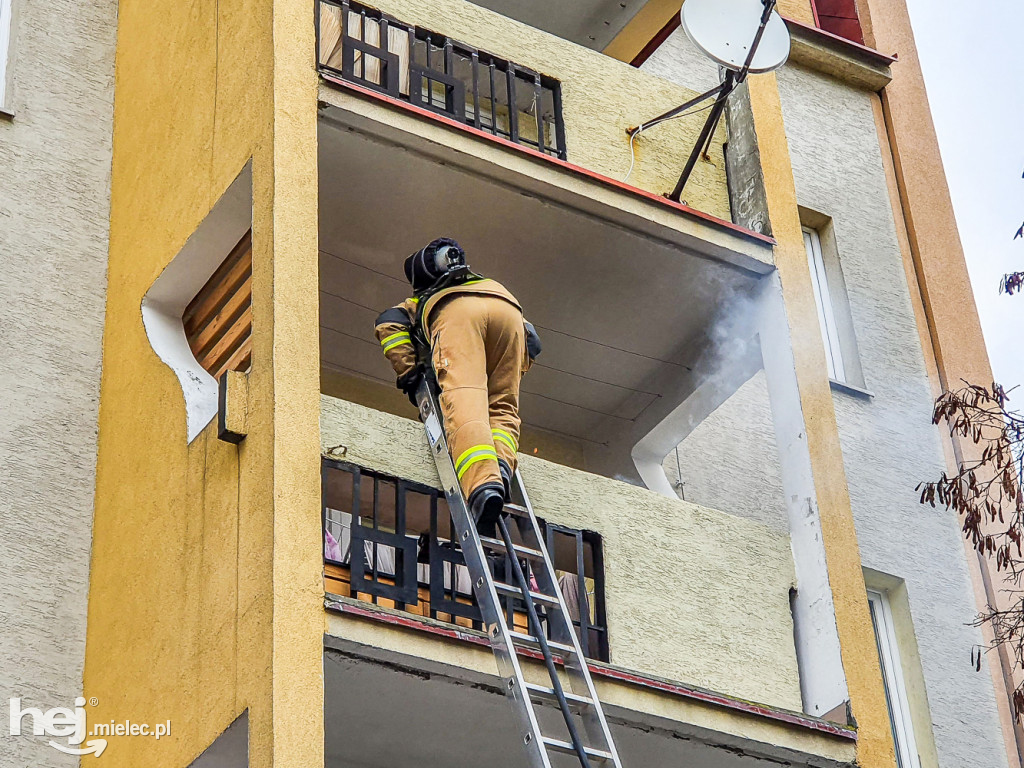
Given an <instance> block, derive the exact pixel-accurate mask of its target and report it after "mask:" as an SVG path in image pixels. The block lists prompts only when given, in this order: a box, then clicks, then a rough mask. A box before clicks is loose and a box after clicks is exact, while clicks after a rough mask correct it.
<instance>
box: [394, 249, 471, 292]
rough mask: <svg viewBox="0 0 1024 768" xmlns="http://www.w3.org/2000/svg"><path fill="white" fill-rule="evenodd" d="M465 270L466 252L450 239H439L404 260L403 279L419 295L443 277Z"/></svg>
mask: <svg viewBox="0 0 1024 768" xmlns="http://www.w3.org/2000/svg"><path fill="white" fill-rule="evenodd" d="M466 268H467V267H466V252H465V251H464V250H462V246H460V245H459V244H458V243H457V242H455V241H454V240H452V239H451V238H450V237H439V238H437V239H436V240H431V241H430V244H429V245H427V246H426V247H425V248H421V249H420V250H418V251H416V253H414V254H412V256H410V257H409V258H407V259H406V260H405V277H406V279H407V280H408V281H409V282H410V283H411V284H412V289H413V291H415V292H416V293H419V292H420V291H425V290H427V289H428V288H430V287H431V286H433V285H434V284H435V283H436V282H437V281H438V280H440V279H441V278H442V277H444V276H445V275H448V274H449V273H451V272H453V271H456V270H466Z"/></svg>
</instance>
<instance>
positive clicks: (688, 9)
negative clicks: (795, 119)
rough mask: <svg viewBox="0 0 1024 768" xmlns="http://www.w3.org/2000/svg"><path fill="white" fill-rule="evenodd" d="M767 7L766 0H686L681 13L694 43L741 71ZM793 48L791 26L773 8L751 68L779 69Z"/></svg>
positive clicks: (759, 70) (762, 70)
mask: <svg viewBox="0 0 1024 768" xmlns="http://www.w3.org/2000/svg"><path fill="white" fill-rule="evenodd" d="M764 11H765V4H764V2H763V1H762V0H686V2H684V3H683V7H682V10H680V11H679V17H680V19H681V20H682V25H683V29H684V30H685V32H686V36H687V37H689V38H690V40H691V41H693V44H694V45H696V46H697V47H698V48H700V49H701V50H702V51H703V52H704V53H705V54H706V55H707V56H708V57H710V58H711V59H713V60H715V61H716V62H718V63H719V64H721V65H722V66H723V67H726V68H727V69H731V70H733V71H734V72H739V71H741V70H742V69H743V66H744V65H745V64H746V63H747V57H748V56H749V55H750V47H751V46H752V45H753V44H754V41H755V39H756V38H757V30H758V27H760V25H761V18H762V16H763V15H764ZM789 49H790V37H789V29H788V28H787V27H786V22H784V21H783V20H782V17H781V16H780V15H779V14H778V12H777V11H774V10H773V11H772V13H771V17H770V18H769V20H768V25H767V26H766V27H765V30H764V36H763V37H762V38H761V41H760V44H759V45H758V47H757V52H756V53H755V54H754V60H753V61H752V62H751V64H750V71H751V72H753V73H755V74H760V73H763V72H771V71H772V70H774V69H778V68H779V67H781V66H782V65H783V64H785V63H786V60H787V59H788V58H789Z"/></svg>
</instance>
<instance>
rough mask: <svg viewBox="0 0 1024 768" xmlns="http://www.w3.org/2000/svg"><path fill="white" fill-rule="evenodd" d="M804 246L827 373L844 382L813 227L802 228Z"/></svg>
mask: <svg viewBox="0 0 1024 768" xmlns="http://www.w3.org/2000/svg"><path fill="white" fill-rule="evenodd" d="M804 246H805V247H806V248H807V264H808V267H809V268H810V271H811V284H812V286H813V288H814V303H815V305H816V306H817V308H818V322H819V323H820V324H821V337H822V341H824V343H825V358H826V361H827V362H828V375H829V377H830V378H832V379H835V380H836V381H842V382H845V381H846V369H845V368H844V366H843V354H842V350H841V349H840V346H839V325H838V323H836V314H835V309H834V308H833V306H832V294H831V292H830V291H829V287H828V277H827V275H826V273H825V259H824V257H823V256H822V252H821V238H820V237H819V236H818V233H817V232H816V231H814V230H813V229H808V228H806V227H805V228H804Z"/></svg>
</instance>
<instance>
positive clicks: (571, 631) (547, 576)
mask: <svg viewBox="0 0 1024 768" xmlns="http://www.w3.org/2000/svg"><path fill="white" fill-rule="evenodd" d="M514 488H515V490H517V491H518V492H519V495H520V496H521V498H522V501H523V507H524V508H525V509H526V510H527V511H528V512H529V520H528V522H526V525H525V526H521V527H520V530H521V531H522V529H523V527H526V528H527V530H526V531H523V533H524V534H526V533H530V534H532V538H533V539H534V542H532V543H529V542H528V544H529V545H530V546H534V547H535V548H536V549H538V550H540V551H541V552H542V553H543V554H544V566H543V569H542V570H541V571H540V572H539V573H536V572H535V576H536V578H537V585H538V586H539V587H540V588H541V592H544V593H545V594H550V595H551V596H553V597H554V598H555V599H556V600H557V601H558V610H555V611H548V621H549V623H550V622H551V621H552V620H553V619H554V620H555V621H556V622H560V623H561V626H562V628H564V629H565V633H564V634H565V636H566V637H567V638H568V639H567V641H566V642H565V644H566V645H569V646H571V647H572V649H573V653H572V654H565V655H564V656H563V657H562V659H563V662H564V665H565V670H566V673H567V676H568V678H569V683H570V687H571V688H572V691H573V693H575V694H577V695H579V696H583V697H585V698H588V699H590V700H591V701H592V702H593V705H592V706H590V707H587V708H586V709H585V710H584V711H583V712H581V717H582V719H583V724H584V728H585V730H586V732H587V735H588V736H589V737H590V739H591V742H592V743H594V744H596V745H599V746H601V747H602V748H603V749H605V750H606V751H607V752H610V753H611V755H612V762H613V763H614V765H615V766H616V768H622V763H621V762H620V761H619V756H618V752H617V750H616V749H615V744H614V742H613V741H612V736H611V730H610V729H609V728H608V721H607V719H606V718H605V714H604V709H603V708H602V706H601V702H600V699H598V697H597V689H596V688H595V687H594V681H593V679H592V678H591V676H590V668H589V666H588V665H587V659H586V657H585V656H584V655H583V650H582V648H581V647H580V641H579V638H578V637H577V636H576V630H575V627H574V626H573V625H572V622H571V621H570V619H569V610H568V607H567V606H566V604H565V597H564V596H563V595H562V591H561V590H560V589H559V588H558V580H557V578H556V576H555V568H554V565H553V564H552V562H551V555H550V553H549V552H548V549H547V545H546V544H545V542H544V538H543V536H542V535H541V530H540V524H539V523H538V522H537V515H536V514H535V513H534V511H533V505H532V504H531V503H530V497H529V495H528V494H527V492H526V486H525V485H524V483H523V477H522V474H521V473H520V472H519V470H518V469H517V470H516V473H515V478H514ZM535 570H536V569H535ZM579 578H580V579H582V578H583V574H579ZM581 609H582V607H581ZM556 615H557V619H556V618H555V616H556ZM557 625H558V624H557V623H556V626H557ZM538 639H540V638H538Z"/></svg>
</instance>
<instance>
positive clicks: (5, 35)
mask: <svg viewBox="0 0 1024 768" xmlns="http://www.w3.org/2000/svg"><path fill="white" fill-rule="evenodd" d="M12 2H13V0H0V107H3V106H4V105H5V104H6V103H7V64H8V61H9V60H10V45H11V3H12Z"/></svg>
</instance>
